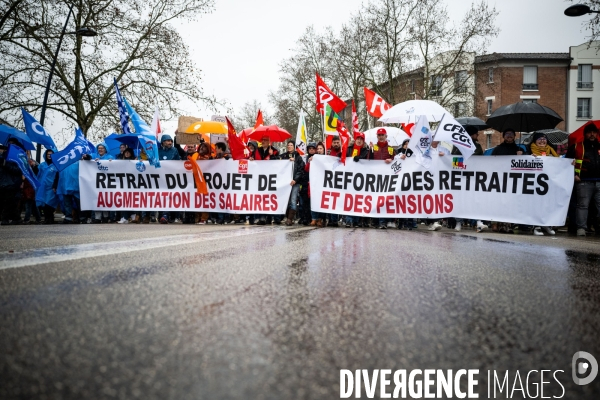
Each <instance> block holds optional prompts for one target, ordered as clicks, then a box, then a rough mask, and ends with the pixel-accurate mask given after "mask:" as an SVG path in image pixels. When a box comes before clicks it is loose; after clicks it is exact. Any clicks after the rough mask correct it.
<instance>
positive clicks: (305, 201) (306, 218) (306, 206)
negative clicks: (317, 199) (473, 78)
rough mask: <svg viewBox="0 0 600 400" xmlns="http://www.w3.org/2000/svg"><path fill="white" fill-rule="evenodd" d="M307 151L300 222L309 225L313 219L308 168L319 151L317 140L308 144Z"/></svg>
mask: <svg viewBox="0 0 600 400" xmlns="http://www.w3.org/2000/svg"><path fill="white" fill-rule="evenodd" d="M306 152H307V153H308V154H307V156H306V162H305V163H304V174H303V177H302V182H303V183H302V187H301V188H300V211H301V214H302V215H301V217H300V222H299V223H300V224H302V225H309V224H310V223H311V221H312V216H311V211H310V198H309V192H308V185H309V183H308V181H309V176H308V174H309V169H308V167H307V166H308V165H309V164H308V160H309V159H310V158H312V157H313V156H314V155H315V154H316V153H317V144H316V143H315V142H310V143H308V144H307V145H306Z"/></svg>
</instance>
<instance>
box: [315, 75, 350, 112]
mask: <svg viewBox="0 0 600 400" xmlns="http://www.w3.org/2000/svg"><path fill="white" fill-rule="evenodd" d="M316 74H317V111H318V112H320V113H321V114H323V108H324V107H325V104H326V103H329V106H330V107H331V108H332V109H333V111H335V112H336V113H339V112H340V111H342V110H343V109H344V108H346V103H345V102H344V100H342V99H340V98H339V97H337V96H336V95H335V94H334V93H333V92H332V91H331V89H329V87H328V86H327V85H326V84H325V82H323V79H322V78H321V77H320V76H319V73H318V72H317V73H316Z"/></svg>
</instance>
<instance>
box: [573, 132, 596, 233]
mask: <svg viewBox="0 0 600 400" xmlns="http://www.w3.org/2000/svg"><path fill="white" fill-rule="evenodd" d="M599 134H600V132H599V131H598V128H597V127H596V125H594V124H593V123H590V124H588V125H586V126H585V127H584V128H583V140H582V141H580V142H577V143H575V144H572V145H571V146H569V149H568V150H567V155H566V157H567V158H573V159H574V162H575V192H576V194H577V205H576V211H575V212H576V214H575V215H576V217H575V221H576V224H577V236H585V235H586V228H587V220H588V207H589V206H590V203H591V202H594V203H595V204H596V210H600V144H599V143H598V135H599ZM596 219H597V220H600V218H598V217H596Z"/></svg>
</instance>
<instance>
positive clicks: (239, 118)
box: [231, 99, 272, 131]
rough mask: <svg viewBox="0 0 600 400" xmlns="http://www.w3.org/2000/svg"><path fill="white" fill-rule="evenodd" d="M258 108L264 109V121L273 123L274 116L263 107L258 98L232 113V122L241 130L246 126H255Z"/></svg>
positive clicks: (268, 123)
mask: <svg viewBox="0 0 600 400" xmlns="http://www.w3.org/2000/svg"><path fill="white" fill-rule="evenodd" d="M258 110H261V111H262V115H263V121H264V123H265V125H272V117H271V116H270V115H269V114H268V113H267V112H266V111H265V110H264V109H263V107H262V105H261V104H260V102H259V101H258V100H256V99H255V100H252V101H250V102H246V103H245V104H244V105H243V106H242V108H241V109H240V110H239V111H237V112H235V113H234V114H233V115H232V119H231V121H232V123H233V125H234V126H235V128H236V129H237V130H238V131H239V130H242V129H246V128H252V127H254V124H255V123H256V116H257V114H258Z"/></svg>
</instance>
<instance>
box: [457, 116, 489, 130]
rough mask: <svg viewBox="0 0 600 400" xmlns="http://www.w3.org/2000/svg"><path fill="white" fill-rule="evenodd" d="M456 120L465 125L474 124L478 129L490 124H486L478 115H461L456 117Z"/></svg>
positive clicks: (486, 127) (485, 127) (487, 126)
mask: <svg viewBox="0 0 600 400" xmlns="http://www.w3.org/2000/svg"><path fill="white" fill-rule="evenodd" d="M456 122H458V123H459V124H461V125H462V126H464V127H465V128H466V127H467V126H474V127H475V128H477V130H478V131H482V130H484V129H488V128H489V127H490V126H489V125H488V124H486V123H485V122H484V121H483V120H481V119H479V118H477V117H460V118H456Z"/></svg>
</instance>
